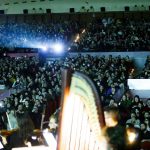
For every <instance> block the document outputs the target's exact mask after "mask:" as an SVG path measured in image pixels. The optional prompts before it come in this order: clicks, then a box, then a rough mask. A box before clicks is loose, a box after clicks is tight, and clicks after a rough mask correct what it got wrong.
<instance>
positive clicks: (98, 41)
mask: <svg viewBox="0 0 150 150" xmlns="http://www.w3.org/2000/svg"><path fill="white" fill-rule="evenodd" d="M149 32H150V22H149V21H148V20H144V18H143V19H140V20H138V21H137V20H136V21H135V20H134V19H132V20H131V19H129V18H123V19H115V18H101V19H99V20H98V21H97V22H92V23H89V24H88V25H87V27H86V28H85V32H82V33H81V34H80V38H79V40H77V41H74V42H73V43H72V45H71V50H72V51H115V52H116V51H143V50H144V51H145V50H146V51H148V50H149V49H150V47H149V44H150V36H149V35H150V33H149Z"/></svg>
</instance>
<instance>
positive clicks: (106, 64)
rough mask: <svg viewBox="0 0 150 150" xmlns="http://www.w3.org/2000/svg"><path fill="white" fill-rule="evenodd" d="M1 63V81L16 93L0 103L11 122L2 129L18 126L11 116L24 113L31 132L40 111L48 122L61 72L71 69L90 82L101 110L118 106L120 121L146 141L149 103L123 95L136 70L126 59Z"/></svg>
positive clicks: (86, 57) (38, 122)
mask: <svg viewBox="0 0 150 150" xmlns="http://www.w3.org/2000/svg"><path fill="white" fill-rule="evenodd" d="M148 58H149V57H148ZM147 61H148V60H147ZM147 61H146V64H147ZM0 62H1V64H2V65H1V67H0V72H1V75H0V79H1V80H3V81H4V83H5V85H6V87H7V88H12V87H13V88H16V93H15V94H12V95H11V96H10V97H6V98H5V99H4V100H2V101H1V102H3V106H4V109H3V112H7V114H8V117H10V120H9V121H10V123H9V122H8V121H5V122H4V124H1V129H4V128H6V129H8V130H9V129H13V128H16V126H18V127H19V125H17V121H15V120H14V118H13V117H12V116H15V117H16V118H22V116H24V115H25V114H26V113H28V114H29V115H30V117H31V120H32V121H33V124H34V125H33V126H34V129H39V128H40V127H41V120H42V114H43V112H44V113H45V114H46V116H45V119H44V121H47V120H49V117H50V115H52V114H53V113H54V112H55V110H56V109H58V108H59V107H60V96H61V69H63V68H70V69H71V70H73V71H80V72H83V73H85V74H86V75H88V76H89V77H90V78H91V79H92V80H93V82H94V83H95V85H96V87H97V89H98V92H99V94H100V98H101V101H102V106H103V107H105V106H109V107H117V108H118V109H120V110H121V120H120V121H121V123H122V124H123V125H126V126H134V127H136V128H139V130H140V129H141V130H142V137H143V138H149V132H150V123H149V118H150V114H149V110H150V100H147V103H146V104H145V103H143V102H142V100H140V98H139V97H138V96H135V97H134V98H133V99H132V97H130V96H129V95H128V94H124V95H123V92H124V90H126V89H127V79H128V78H131V77H132V69H134V67H135V66H134V63H133V61H132V60H131V59H130V58H129V56H126V57H121V56H117V57H113V56H111V55H109V56H108V57H106V56H91V55H81V54H78V55H76V56H73V57H71V56H70V55H68V56H66V57H64V58H62V59H58V60H52V61H47V62H45V63H43V62H42V63H41V62H40V61H39V59H38V58H36V57H20V58H10V57H4V58H2V59H0ZM31 68H32V69H31ZM7 72H9V73H7ZM20 89H21V90H20ZM122 95H123V96H122ZM129 110H131V111H129ZM3 112H1V113H3ZM10 124H11V126H10Z"/></svg>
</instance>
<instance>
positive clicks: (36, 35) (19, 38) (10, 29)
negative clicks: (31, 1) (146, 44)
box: [0, 21, 80, 48]
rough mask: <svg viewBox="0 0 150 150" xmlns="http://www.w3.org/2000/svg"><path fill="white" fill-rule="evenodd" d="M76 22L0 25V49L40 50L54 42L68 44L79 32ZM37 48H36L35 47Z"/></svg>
mask: <svg viewBox="0 0 150 150" xmlns="http://www.w3.org/2000/svg"><path fill="white" fill-rule="evenodd" d="M79 27H80V25H78V23H77V22H74V21H65V22H64V23H62V22H61V23H60V22H57V23H55V22H51V23H50V24H45V23H5V24H0V33H1V34H0V47H11V48H14V47H25V48H40V45H42V44H43V45H47V44H48V45H51V43H54V42H56V41H59V42H63V43H66V44H67V43H68V42H69V41H70V40H71V38H72V36H73V35H74V34H75V33H78V32H79ZM36 46H37V47H36Z"/></svg>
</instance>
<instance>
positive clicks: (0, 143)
mask: <svg viewBox="0 0 150 150" xmlns="http://www.w3.org/2000/svg"><path fill="white" fill-rule="evenodd" d="M2 148H4V146H3V144H2V142H1V141H0V149H2Z"/></svg>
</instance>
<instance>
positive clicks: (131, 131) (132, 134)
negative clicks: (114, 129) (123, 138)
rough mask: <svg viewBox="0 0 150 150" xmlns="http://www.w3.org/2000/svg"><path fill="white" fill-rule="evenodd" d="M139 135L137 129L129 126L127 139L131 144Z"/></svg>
mask: <svg viewBox="0 0 150 150" xmlns="http://www.w3.org/2000/svg"><path fill="white" fill-rule="evenodd" d="M137 137H138V133H137V132H136V130H135V129H130V128H127V139H128V142H129V144H133V143H134V142H135V141H136V139H137Z"/></svg>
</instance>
